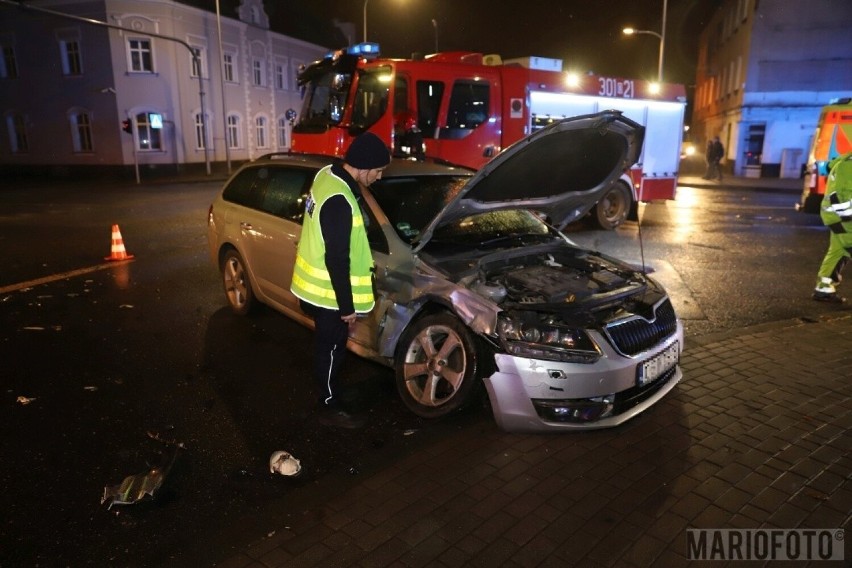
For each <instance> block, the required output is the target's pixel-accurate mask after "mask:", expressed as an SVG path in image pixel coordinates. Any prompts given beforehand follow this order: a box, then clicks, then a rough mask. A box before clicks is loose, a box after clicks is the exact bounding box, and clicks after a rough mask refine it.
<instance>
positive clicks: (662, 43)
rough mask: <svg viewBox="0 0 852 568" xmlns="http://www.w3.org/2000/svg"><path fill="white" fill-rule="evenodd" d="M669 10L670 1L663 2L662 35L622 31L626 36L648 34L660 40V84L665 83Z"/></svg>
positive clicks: (631, 30)
mask: <svg viewBox="0 0 852 568" xmlns="http://www.w3.org/2000/svg"><path fill="white" fill-rule="evenodd" d="M667 8H668V0H663V26H662V29H661V32H662V33H657V32H653V31H650V30H636V29H633V28H624V29H623V30H621V31H622V32H623V33H624V35H639V34H646V35H652V36H654V37H656V38H657V39H659V40H660V59H659V63H658V64H657V82H658V83H662V82H663V53H664V52H665V49H666V11H667Z"/></svg>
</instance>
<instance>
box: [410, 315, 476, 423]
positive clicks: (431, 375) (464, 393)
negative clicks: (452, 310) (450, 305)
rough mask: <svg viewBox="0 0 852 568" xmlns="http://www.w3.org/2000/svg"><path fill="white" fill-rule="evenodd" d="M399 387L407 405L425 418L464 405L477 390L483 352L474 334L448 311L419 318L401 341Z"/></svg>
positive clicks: (442, 413) (439, 414) (449, 411)
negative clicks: (479, 365)
mask: <svg viewBox="0 0 852 568" xmlns="http://www.w3.org/2000/svg"><path fill="white" fill-rule="evenodd" d="M400 349H401V353H400V354H399V356H398V357H397V359H396V360H397V363H396V386H397V390H398V391H399V395H400V397H401V398H402V401H403V402H404V403H405V405H406V406H407V407H408V408H409V409H410V410H411V411H412V412H414V413H415V414H417V415H418V416H421V417H423V418H437V417H439V416H444V415H446V414H449V413H451V412H453V411H455V410H458V409H459V408H461V407H463V406H464V405H465V404H466V403H467V402H469V400H470V398H471V395H472V393H473V392H474V391H475V388H476V382H477V380H478V379H477V376H476V373H477V368H478V364H479V353H478V352H477V348H476V341H475V337H474V336H473V334H472V333H471V332H470V330H468V328H467V327H466V326H465V325H464V324H462V323H461V322H460V321H459V320H458V319H456V318H455V317H453V316H452V315H450V314H447V313H438V314H432V315H429V316H425V317H423V318H421V319H419V320H417V321H415V322H414V323H413V324H412V326H411V327H410V328H409V329H408V331H406V333H405V335H404V336H403V338H402V341H401V342H400Z"/></svg>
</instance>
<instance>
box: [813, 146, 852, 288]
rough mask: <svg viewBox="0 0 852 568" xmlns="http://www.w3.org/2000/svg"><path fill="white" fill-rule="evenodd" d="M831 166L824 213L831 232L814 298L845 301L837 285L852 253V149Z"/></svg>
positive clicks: (833, 161)
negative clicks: (839, 293) (838, 291)
mask: <svg viewBox="0 0 852 568" xmlns="http://www.w3.org/2000/svg"><path fill="white" fill-rule="evenodd" d="M828 167H829V173H828V178H827V181H826V186H825V197H823V200H822V205H821V206H820V217H822V222H823V224H824V225H825V226H826V227H828V228H829V230H830V231H831V232H830V233H829V237H828V238H829V240H828V250H827V251H826V253H825V258H824V259H823V261H822V265H820V267H819V272H818V273H817V285H816V289H815V290H814V295H813V298H814V300H817V301H820V302H832V303H836V304H842V303H843V302H845V301H846V299H845V298H843V297H841V296H840V295H838V294H837V289H836V288H835V286H837V285H838V284H839V283H840V280H841V277H840V273H841V272H842V271H843V267H844V266H846V263H847V262H849V258H850V254H852V152H848V153H846V154H843V155H842V156H838V157H837V158H835V159H833V160H832V161H831V162H829V164H828Z"/></svg>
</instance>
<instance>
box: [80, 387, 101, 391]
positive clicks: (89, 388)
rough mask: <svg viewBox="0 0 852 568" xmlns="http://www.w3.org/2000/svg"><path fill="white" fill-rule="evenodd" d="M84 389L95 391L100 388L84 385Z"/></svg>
mask: <svg viewBox="0 0 852 568" xmlns="http://www.w3.org/2000/svg"><path fill="white" fill-rule="evenodd" d="M83 390H87V391H89V392H95V391H96V390H98V387H96V386H89V387H83Z"/></svg>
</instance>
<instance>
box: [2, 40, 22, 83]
mask: <svg viewBox="0 0 852 568" xmlns="http://www.w3.org/2000/svg"><path fill="white" fill-rule="evenodd" d="M0 48H2V50H3V57H2V58H0V78H3V79H17V78H18V60H17V59H16V58H15V48H14V47H12V46H11V45H3V46H0Z"/></svg>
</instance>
